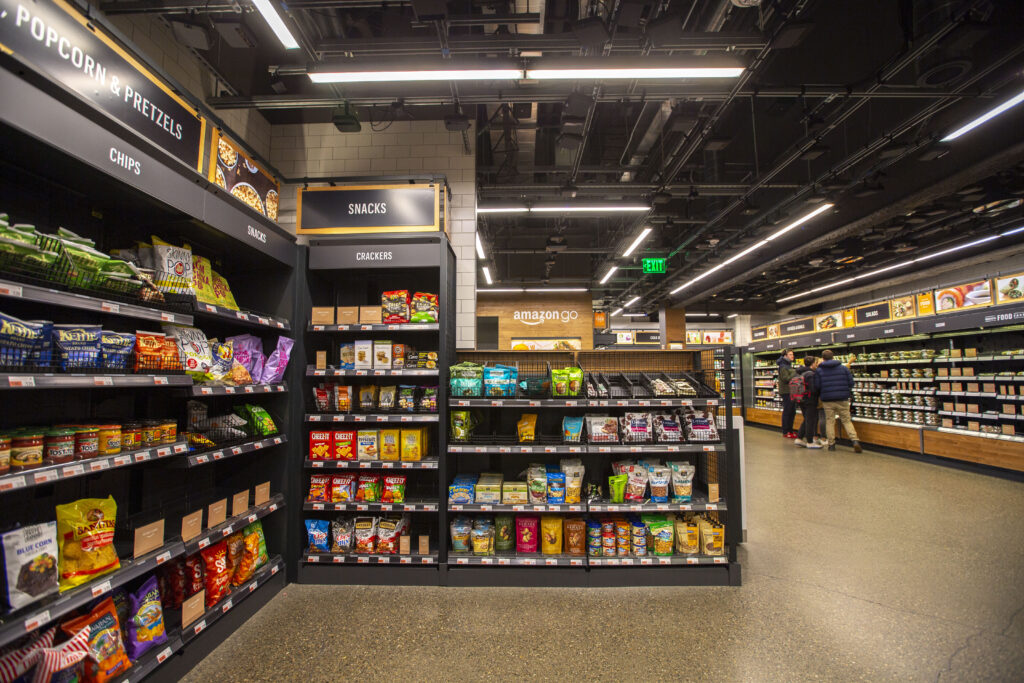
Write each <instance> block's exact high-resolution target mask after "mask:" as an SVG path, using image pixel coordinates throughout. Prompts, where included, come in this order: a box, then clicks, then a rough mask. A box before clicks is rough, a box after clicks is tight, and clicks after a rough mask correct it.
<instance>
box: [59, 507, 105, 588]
mask: <svg viewBox="0 0 1024 683" xmlns="http://www.w3.org/2000/svg"><path fill="white" fill-rule="evenodd" d="M116 519H117V503H115V502H114V497H113V496H109V497H107V498H82V499H80V500H76V501H75V502H73V503H67V504H65V505H58V506H57V544H58V547H59V550H60V563H59V567H60V590H61V591H66V590H68V589H69V588H74V587H75V586H79V585H81V584H83V583H86V582H87V581H90V580H92V579H94V578H96V577H97V576H100V575H102V574H107V573H109V572H112V571H115V570H117V569H120V568H121V562H120V560H119V559H118V557H117V553H116V552H115V551H114V528H115V522H116Z"/></svg>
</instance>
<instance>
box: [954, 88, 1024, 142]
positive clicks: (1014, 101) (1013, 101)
mask: <svg viewBox="0 0 1024 683" xmlns="http://www.w3.org/2000/svg"><path fill="white" fill-rule="evenodd" d="M1021 102H1024V92H1021V93H1019V94H1018V95H1016V96H1015V97H1011V98H1010V99H1008V100H1007V101H1005V102H1003V103H1002V104H1000V105H999V106H997V107H993V108H992V109H989V110H988V111H987V112H985V113H984V114H982V115H981V116H979V117H978V118H976V119H974V120H973V121H971V122H969V123H967V124H965V125H963V126H961V127H960V128H957V129H956V130H954V131H953V132H952V133H950V134H949V135H947V136H946V137H944V138H942V140H940V142H949V141H950V140H955V139H957V138H958V137H960V136H961V135H963V134H964V133H969V132H970V131H972V130H974V129H975V128H977V127H978V126H980V125H981V124H983V123H985V122H986V121H988V120H989V119H994V118H995V117H997V116H999V115H1000V114H1002V113H1003V112H1004V111H1006V110H1008V109H1010V108H1012V107H1015V106H1017V105H1018V104H1020V103H1021Z"/></svg>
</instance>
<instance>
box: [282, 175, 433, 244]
mask: <svg viewBox="0 0 1024 683" xmlns="http://www.w3.org/2000/svg"><path fill="white" fill-rule="evenodd" d="M439 201H440V185H438V184H437V183H430V184H423V185H362V186H349V187H310V188H304V189H300V190H299V199H298V211H297V231H298V233H299V234H307V235H309V234H314V235H315V234H321V235H327V234H335V235H340V234H358V233H386V232H426V231H438V230H440V221H439V220H438V218H439Z"/></svg>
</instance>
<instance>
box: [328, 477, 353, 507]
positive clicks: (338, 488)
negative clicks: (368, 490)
mask: <svg viewBox="0 0 1024 683" xmlns="http://www.w3.org/2000/svg"><path fill="white" fill-rule="evenodd" d="M355 499H356V475H354V474H336V475H334V476H333V477H331V496H330V498H329V502H331V503H349V502H351V501H353V500H355Z"/></svg>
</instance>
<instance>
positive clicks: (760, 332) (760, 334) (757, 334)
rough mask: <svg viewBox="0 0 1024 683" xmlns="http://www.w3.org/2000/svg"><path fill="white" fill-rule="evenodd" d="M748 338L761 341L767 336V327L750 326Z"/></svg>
mask: <svg viewBox="0 0 1024 683" xmlns="http://www.w3.org/2000/svg"><path fill="white" fill-rule="evenodd" d="M750 338H751V339H752V340H753V341H763V340H765V339H767V338H768V327H767V326H765V327H752V328H750Z"/></svg>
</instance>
